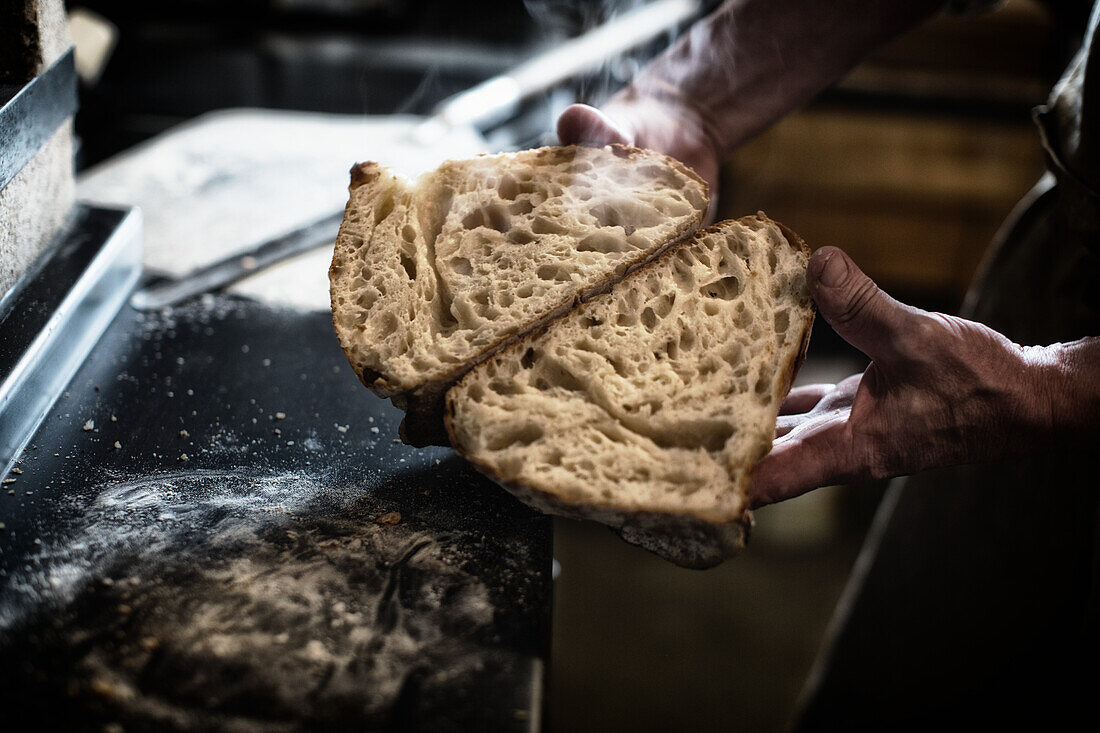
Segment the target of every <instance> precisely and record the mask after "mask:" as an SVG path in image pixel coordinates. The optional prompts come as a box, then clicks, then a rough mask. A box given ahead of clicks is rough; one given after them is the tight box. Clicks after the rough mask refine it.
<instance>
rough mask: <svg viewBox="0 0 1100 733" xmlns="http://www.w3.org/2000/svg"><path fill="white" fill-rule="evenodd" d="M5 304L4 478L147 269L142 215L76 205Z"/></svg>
mask: <svg viewBox="0 0 1100 733" xmlns="http://www.w3.org/2000/svg"><path fill="white" fill-rule="evenodd" d="M46 257H48V258H49V259H48V260H47V261H46V262H44V263H40V264H39V266H38V267H36V268H35V269H34V270H33V271H32V272H31V273H29V275H30V280H29V281H27V282H24V283H21V284H20V285H17V286H16V287H17V290H16V291H14V292H13V294H12V297H11V298H6V299H5V302H4V304H3V308H2V310H0V476H5V475H7V473H8V470H9V469H10V468H11V466H12V464H13V463H14V461H15V459H16V458H17V457H18V456H19V454H20V452H21V451H22V450H23V447H24V446H25V445H26V444H27V441H28V440H30V438H31V436H32V435H33V434H34V431H35V430H36V429H37V428H38V426H39V424H40V423H41V422H42V419H43V418H44V417H45V415H46V413H47V412H48V411H49V409H50V407H51V406H52V405H53V404H54V402H55V401H56V400H57V398H58V397H59V396H60V395H61V393H62V391H63V390H64V389H65V386H66V385H67V384H68V382H69V380H70V379H71V378H72V376H73V374H75V373H76V370H77V368H78V367H79V366H80V365H81V364H82V363H83V362H84V359H85V358H86V357H87V355H88V352H89V351H90V350H91V348H92V347H93V346H94V345H95V343H96V341H98V340H99V337H100V335H102V333H103V331H104V330H105V329H106V328H107V326H108V325H109V324H110V322H111V320H112V319H113V318H114V317H115V315H116V314H117V313H118V311H119V308H121V307H122V305H123V304H124V303H125V302H126V298H127V296H128V295H129V293H130V290H131V289H133V287H134V284H135V283H136V282H137V279H138V275H139V274H140V273H141V214H140V212H139V211H137V210H135V209H130V210H116V209H100V208H90V207H87V206H83V205H78V206H77V208H76V210H75V212H74V215H73V217H72V218H71V219H70V221H69V225H68V229H67V231H66V233H65V234H64V235H63V239H62V240H61V241H59V242H58V243H57V245H56V246H55V247H53V248H51V249H50V250H49V251H48V254H47V255H46Z"/></svg>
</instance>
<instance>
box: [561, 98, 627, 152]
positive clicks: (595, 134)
mask: <svg viewBox="0 0 1100 733" xmlns="http://www.w3.org/2000/svg"><path fill="white" fill-rule="evenodd" d="M558 139H559V140H561V142H562V144H563V145H569V144H570V143H595V144H597V145H607V144H608V143H619V144H620V145H633V144H634V132H633V131H632V130H630V129H629V127H627V126H626V125H624V124H622V123H621V122H617V121H615V120H612V119H611V118H610V117H608V116H607V114H605V113H604V112H601V111H600V110H598V109H596V108H595V107H589V106H588V105H587V104H573V105H570V106H569V107H566V109H565V111H564V112H562V113H561V116H560V117H558Z"/></svg>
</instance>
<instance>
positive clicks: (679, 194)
mask: <svg viewBox="0 0 1100 733" xmlns="http://www.w3.org/2000/svg"><path fill="white" fill-rule="evenodd" d="M350 192H351V195H350V200H349V202H348V206H347V209H346V213H345V217H344V222H343V225H342V226H341V228H340V234H339V237H338V239H337V242H336V248H335V253H334V256H333V261H332V267H331V269H330V273H329V274H330V280H331V285H332V288H331V292H332V307H333V321H334V324H335V326H336V332H337V334H338V336H339V338H340V342H341V345H342V346H343V347H344V351H345V352H346V353H347V355H348V358H349V360H350V361H351V363H352V365H353V366H354V367H355V369H356V372H357V373H358V374H359V375H360V377H361V378H362V379H363V381H364V383H366V384H367V385H368V386H370V387H371V388H372V389H374V390H375V391H376V392H378V393H379V394H382V395H383V396H393V395H395V394H400V393H404V392H409V391H412V390H415V389H417V388H419V387H420V386H422V385H423V384H425V383H427V382H432V381H444V382H445V381H447V380H448V379H451V380H453V379H455V378H457V377H458V376H459V375H461V374H462V373H463V372H464V371H466V370H467V369H469V367H470V366H472V365H473V364H474V363H476V362H478V361H479V360H481V359H483V358H485V356H487V355H488V354H489V353H491V352H492V350H493V349H495V348H497V347H499V345H501V344H502V343H505V342H507V341H508V339H510V338H511V337H514V336H515V335H517V334H522V333H525V332H527V331H530V330H531V329H533V328H535V327H537V326H538V325H539V324H540V323H542V322H544V321H545V320H546V319H547V318H549V317H552V316H554V315H558V314H560V313H562V312H564V311H565V310H567V309H568V308H570V307H571V306H572V305H573V304H574V303H575V302H577V301H579V300H583V299H584V298H586V297H589V296H591V295H592V294H594V293H595V292H597V291H599V290H606V288H607V287H608V285H609V284H610V283H611V282H613V281H616V280H618V279H619V278H621V277H622V276H623V275H625V274H626V273H627V272H628V271H629V270H630V269H632V268H634V267H637V266H638V265H640V264H642V263H644V262H647V261H649V260H650V259H652V258H653V257H654V256H655V255H657V254H658V253H659V252H660V251H662V250H663V249H664V248H666V247H668V246H669V245H670V244H671V243H672V242H674V241H676V240H678V239H681V238H683V237H684V236H686V235H688V234H689V233H690V232H691V231H693V230H695V229H696V228H698V226H699V225H700V224H701V222H702V221H703V218H704V215H705V212H706V207H707V201H708V192H707V187H706V184H705V183H703V182H702V181H701V180H700V179H699V178H698V177H697V176H696V175H695V174H694V173H692V172H691V171H690V169H688V168H686V167H685V166H683V165H681V164H680V163H677V162H676V161H673V160H672V159H670V158H667V157H665V156H662V155H659V154H657V153H653V152H650V151H643V150H638V149H634V148H628V147H624V146H609V147H605V148H592V147H582V146H564V147H555V148H541V149H538V150H527V151H522V152H518V153H509V154H505V155H492V156H481V157H478V158H473V159H470V160H461V161H451V162H448V163H444V164H443V165H442V166H440V168H438V169H436V170H435V171H432V172H429V173H426V174H424V175H423V176H422V177H421V178H420V179H419V180H418V181H417V182H416V183H415V184H410V183H408V182H406V181H404V180H403V179H399V178H397V177H395V176H394V175H392V174H391V173H390V172H389V171H387V170H386V169H385V168H382V167H381V166H378V165H377V164H374V163H365V164H361V165H359V166H356V167H355V168H354V169H353V171H352V184H351V187H350Z"/></svg>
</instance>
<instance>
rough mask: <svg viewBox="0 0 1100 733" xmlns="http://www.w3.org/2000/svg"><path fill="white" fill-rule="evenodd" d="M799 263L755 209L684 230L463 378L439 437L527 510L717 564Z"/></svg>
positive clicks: (742, 523)
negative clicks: (674, 241) (595, 523)
mask: <svg viewBox="0 0 1100 733" xmlns="http://www.w3.org/2000/svg"><path fill="white" fill-rule="evenodd" d="M808 257H809V251H808V249H806V247H805V245H804V244H803V243H802V242H801V240H800V239H798V238H797V235H794V234H793V233H792V232H789V230H785V228H783V227H782V225H779V224H777V223H775V222H772V221H771V220H769V219H767V218H766V217H764V216H763V215H760V216H757V217H746V218H745V219H741V220H739V221H735V222H734V221H731V222H723V223H722V224H720V225H718V226H716V227H712V228H710V229H707V230H703V231H701V232H699V233H697V234H696V235H695V236H694V237H693V238H692V239H691V240H690V241H688V242H685V243H683V244H680V245H677V246H676V247H674V248H673V249H670V250H669V251H667V252H666V253H664V254H663V255H661V256H660V257H659V258H658V259H657V260H656V261H655V262H653V263H651V264H649V265H647V266H646V267H643V268H641V269H639V270H637V271H635V272H633V273H632V274H630V275H628V276H627V277H626V278H625V279H624V280H622V281H621V282H619V283H617V284H616V285H615V286H614V287H613V288H612V290H611V291H610V292H609V293H606V294H603V295H600V296H598V297H596V298H594V299H592V300H591V301H589V302H587V303H586V304H584V305H582V306H580V307H578V308H577V309H575V310H574V311H572V312H571V313H569V314H568V315H567V316H564V317H562V318H560V319H559V320H557V321H555V322H553V323H552V324H551V325H550V327H549V328H547V329H546V330H545V332H543V333H540V334H537V335H532V336H528V337H526V338H524V339H522V340H520V341H519V342H518V343H516V344H513V345H511V346H509V347H508V348H506V349H504V350H503V351H500V352H499V353H497V354H496V355H494V356H493V357H492V358H490V359H488V360H487V361H485V362H484V363H482V364H481V365H479V366H478V367H476V368H475V369H474V370H473V371H471V372H470V373H469V374H467V375H466V376H465V377H464V378H463V379H462V380H461V381H460V382H459V383H458V385H456V386H455V387H454V388H453V389H451V390H450V391H449V392H448V394H447V429H448V431H449V433H450V437H451V442H452V444H453V445H454V446H455V449H456V450H457V451H458V452H459V453H461V454H462V455H464V456H466V457H467V458H468V459H470V460H471V461H472V462H473V463H474V464H475V465H477V466H478V467H479V468H480V469H481V470H482V471H484V472H485V473H487V474H488V475H489V476H491V477H493V478H494V479H496V480H497V481H498V482H500V483H501V484H503V485H504V486H506V487H508V488H509V489H510V490H512V491H513V492H514V493H516V494H517V495H518V496H519V497H520V498H521V499H523V500H525V501H527V502H528V503H531V504H533V505H535V506H537V507H539V508H542V509H545V510H548V511H552V512H555V513H559V514H565V515H571V516H576V517H582V518H593V519H597V520H599V521H603V522H605V523H607V524H610V525H612V526H614V527H617V528H619V529H620V533H621V534H623V536H624V538H625V539H627V540H628V541H631V542H634V543H636V544H641V545H643V546H645V547H647V548H648V549H651V550H653V551H655V552H657V553H658V554H661V555H663V556H665V557H667V558H668V559H671V560H673V561H674V562H678V563H680V564H683V565H690V566H696V567H705V566H709V565H713V564H715V563H716V562H719V561H721V560H722V559H725V558H726V557H729V556H732V555H733V554H735V553H736V552H737V550H738V549H739V548H740V547H741V546H742V545H743V544H744V541H745V533H746V532H747V530H748V527H749V526H750V525H751V515H750V514H749V512H748V505H747V498H746V489H747V486H748V482H749V480H750V477H751V472H752V469H753V467H754V466H755V464H756V462H757V461H759V460H760V458H762V457H763V456H764V454H765V453H767V451H768V450H769V448H770V445H771V441H772V438H773V436H774V432H775V422H776V414H777V411H778V407H779V402H780V401H781V400H782V398H783V396H784V395H785V394H786V392H787V390H788V389H789V388H790V384H791V381H792V380H793V377H794V372H795V371H796V370H797V367H798V365H799V364H800V361H801V357H802V355H803V354H804V350H805V346H806V342H807V339H808V337H809V329H810V326H811V324H812V321H813V308H812V305H811V301H810V298H809V295H808V293H807V289H806V280H805V273H806V264H807V261H808Z"/></svg>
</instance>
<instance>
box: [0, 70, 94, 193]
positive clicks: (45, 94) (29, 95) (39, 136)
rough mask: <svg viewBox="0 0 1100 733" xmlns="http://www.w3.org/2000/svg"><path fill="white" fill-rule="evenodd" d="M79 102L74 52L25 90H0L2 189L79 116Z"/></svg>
mask: <svg viewBox="0 0 1100 733" xmlns="http://www.w3.org/2000/svg"><path fill="white" fill-rule="evenodd" d="M76 102H77V100H76V69H75V67H74V66H73V52H72V50H71V49H70V50H69V52H68V53H66V54H65V55H64V56H62V57H61V58H59V59H58V60H57V61H55V62H54V63H53V65H51V66H50V68H48V69H46V71H44V72H43V73H42V74H40V75H39V76H36V77H35V78H34V79H32V80H31V81H29V82H28V83H27V84H25V85H23V86H22V87H5V86H0V189H3V188H4V187H6V186H7V185H8V184H9V183H11V180H12V179H13V178H15V176H16V175H17V174H18V173H19V171H21V170H23V166H25V165H26V164H27V163H28V162H29V161H30V160H31V158H33V157H34V154H35V153H37V152H38V149H39V148H41V147H42V145H43V144H44V143H45V142H46V141H47V140H49V139H50V137H51V136H52V135H53V134H54V132H55V131H56V130H57V128H58V127H60V126H61V123H63V122H64V121H65V120H66V119H68V118H69V117H71V116H72V115H73V113H75V112H76Z"/></svg>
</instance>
